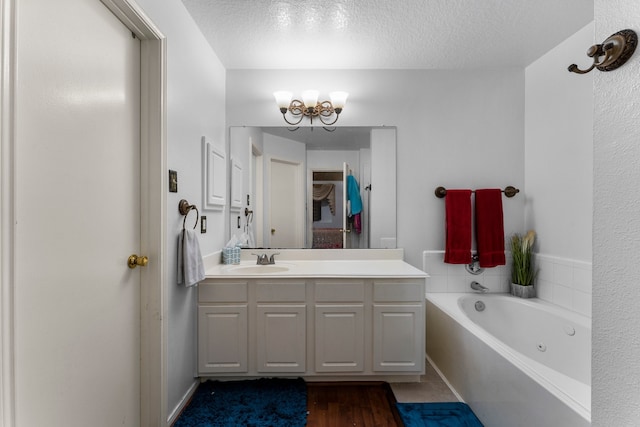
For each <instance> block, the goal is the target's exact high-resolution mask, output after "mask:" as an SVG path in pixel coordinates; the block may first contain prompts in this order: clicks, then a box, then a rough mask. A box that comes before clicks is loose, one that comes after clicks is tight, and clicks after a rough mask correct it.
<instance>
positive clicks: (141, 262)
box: [127, 254, 149, 268]
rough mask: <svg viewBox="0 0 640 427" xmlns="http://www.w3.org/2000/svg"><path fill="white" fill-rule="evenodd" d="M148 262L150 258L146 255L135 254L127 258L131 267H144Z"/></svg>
mask: <svg viewBox="0 0 640 427" xmlns="http://www.w3.org/2000/svg"><path fill="white" fill-rule="evenodd" d="M148 262H149V258H147V257H146V256H138V255H136V254H133V255H131V256H130V257H129V259H128V260H127V265H128V266H129V268H136V267H137V266H140V267H144V266H146V265H147V263H148Z"/></svg>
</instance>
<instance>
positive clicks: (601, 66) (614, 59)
mask: <svg viewBox="0 0 640 427" xmlns="http://www.w3.org/2000/svg"><path fill="white" fill-rule="evenodd" d="M637 44H638V35H637V34H636V32H635V31H633V30H629V29H627V30H622V31H618V32H617V33H615V34H612V35H611V36H609V37H608V38H607V39H606V40H605V41H603V42H602V44H594V45H593V46H591V47H590V48H589V50H587V56H588V57H589V58H593V64H592V65H591V67H589V68H587V69H586V70H581V69H580V68H578V66H577V65H576V64H571V65H569V68H568V70H569V71H570V72H572V73H577V74H587V73H588V72H589V71H591V70H593V69H594V68H597V69H598V70H600V71H613V70H615V69H616V68H618V67H620V66H622V65H623V64H624V63H625V62H627V60H628V59H629V58H631V55H633V52H634V51H635V50H636V46H637Z"/></svg>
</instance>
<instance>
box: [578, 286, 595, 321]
mask: <svg viewBox="0 0 640 427" xmlns="http://www.w3.org/2000/svg"><path fill="white" fill-rule="evenodd" d="M573 310H574V311H577V312H578V313H580V314H584V315H585V316H589V317H592V316H591V294H590V293H586V292H580V291H575V290H574V291H573Z"/></svg>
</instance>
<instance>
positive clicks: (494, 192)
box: [447, 188, 505, 268]
mask: <svg viewBox="0 0 640 427" xmlns="http://www.w3.org/2000/svg"><path fill="white" fill-rule="evenodd" d="M447 197H449V194H448V193H447ZM476 241H477V245H478V260H479V261H480V267H483V268H486V267H495V266H498V265H504V264H505V257H504V224H503V222H502V191H501V190H500V189H499V188H490V189H482V190H476Z"/></svg>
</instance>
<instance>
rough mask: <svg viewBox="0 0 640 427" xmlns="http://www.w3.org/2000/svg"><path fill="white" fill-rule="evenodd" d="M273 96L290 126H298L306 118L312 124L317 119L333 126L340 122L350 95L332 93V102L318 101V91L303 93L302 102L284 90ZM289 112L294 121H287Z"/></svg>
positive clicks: (330, 95) (330, 96)
mask: <svg viewBox="0 0 640 427" xmlns="http://www.w3.org/2000/svg"><path fill="white" fill-rule="evenodd" d="M273 96H274V97H275V98H276V104H278V108H279V109H280V112H281V113H282V118H283V119H284V121H285V122H287V123H288V124H290V125H292V126H295V125H298V124H300V122H301V121H302V119H303V118H304V117H305V116H306V117H309V120H310V121H311V124H313V119H314V117H316V118H318V119H319V120H320V121H321V122H322V124H324V125H327V126H331V125H332V124H334V123H335V122H337V121H338V117H339V116H340V113H341V112H342V109H343V108H344V105H345V104H346V102H347V97H348V96H349V94H348V93H347V92H331V93H330V94H329V98H330V101H318V96H319V93H318V91H317V90H305V91H304V92H302V101H300V100H299V99H293V94H292V93H291V92H287V91H284V90H282V91H278V92H274V93H273ZM287 112H288V113H289V115H290V116H293V119H292V121H289V120H288V119H287Z"/></svg>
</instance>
